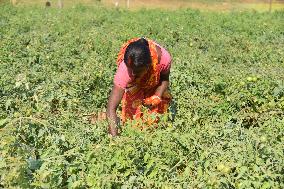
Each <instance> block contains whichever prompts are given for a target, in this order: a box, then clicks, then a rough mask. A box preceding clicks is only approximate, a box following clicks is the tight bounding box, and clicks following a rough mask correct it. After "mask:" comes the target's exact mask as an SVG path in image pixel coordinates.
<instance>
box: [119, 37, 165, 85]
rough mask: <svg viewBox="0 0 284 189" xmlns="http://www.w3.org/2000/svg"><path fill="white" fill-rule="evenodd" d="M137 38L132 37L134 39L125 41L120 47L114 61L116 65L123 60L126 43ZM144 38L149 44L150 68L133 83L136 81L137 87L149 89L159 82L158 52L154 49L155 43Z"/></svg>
mask: <svg viewBox="0 0 284 189" xmlns="http://www.w3.org/2000/svg"><path fill="white" fill-rule="evenodd" d="M139 39H141V38H134V39H131V40H129V41H127V42H126V43H125V44H123V46H122V48H121V49H120V51H119V54H118V57H117V61H116V64H117V66H119V65H120V63H121V62H122V61H123V60H124V54H125V51H126V49H127V47H128V45H129V44H130V43H132V42H135V41H138V40H139ZM144 39H146V38H144ZM146 40H147V41H148V44H149V50H150V54H151V59H152V64H151V67H150V69H149V70H148V71H147V72H146V73H145V74H143V75H142V76H141V77H139V78H137V79H135V83H137V84H138V85H139V87H141V88H143V89H150V88H153V87H155V86H156V85H158V84H159V81H160V69H159V66H158V62H159V61H158V52H157V50H156V44H155V43H154V41H152V40H149V39H146Z"/></svg>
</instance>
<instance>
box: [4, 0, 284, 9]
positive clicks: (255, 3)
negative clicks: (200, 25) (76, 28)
mask: <svg viewBox="0 0 284 189" xmlns="http://www.w3.org/2000/svg"><path fill="white" fill-rule="evenodd" d="M1 1H6V2H7V1H8V0H0V3H1ZM10 1H11V2H13V3H14V5H15V6H41V7H44V6H45V3H46V1H47V0H40V1H39V0H10ZM61 1H62V2H63V7H67V8H70V7H74V6H77V5H84V6H97V5H98V4H101V5H104V6H107V7H112V8H113V7H116V6H117V7H119V8H128V9H130V10H139V9H141V8H145V9H157V8H158V9H164V10H179V9H187V8H191V9H198V10H201V11H219V12H220V11H221V12H228V11H244V10H256V11H261V12H265V11H269V0H129V1H128V0H61ZM49 2H50V3H51V7H58V2H59V0H49ZM127 2H129V4H128V3H127ZM281 9H284V0H273V1H272V6H271V11H275V10H281Z"/></svg>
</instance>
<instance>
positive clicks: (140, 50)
mask: <svg viewBox="0 0 284 189" xmlns="http://www.w3.org/2000/svg"><path fill="white" fill-rule="evenodd" d="M151 61H152V59H151V53H150V49H149V44H148V41H147V40H146V39H144V38H141V39H139V40H137V41H135V42H132V43H130V44H129V45H128V47H127V48H126V51H125V54H124V62H125V64H126V65H127V66H129V67H133V66H135V67H142V66H146V65H149V64H151Z"/></svg>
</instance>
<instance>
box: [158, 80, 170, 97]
mask: <svg viewBox="0 0 284 189" xmlns="http://www.w3.org/2000/svg"><path fill="white" fill-rule="evenodd" d="M168 87H169V81H162V82H161V84H160V86H159V87H158V88H157V89H156V92H155V94H156V95H158V96H159V97H162V95H163V93H164V92H165V91H166V90H167V89H168Z"/></svg>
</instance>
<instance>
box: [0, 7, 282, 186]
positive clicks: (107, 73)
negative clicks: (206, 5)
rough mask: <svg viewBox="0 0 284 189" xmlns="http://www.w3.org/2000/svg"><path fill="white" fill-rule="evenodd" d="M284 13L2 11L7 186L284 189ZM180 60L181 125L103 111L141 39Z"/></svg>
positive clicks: (0, 118)
mask: <svg viewBox="0 0 284 189" xmlns="http://www.w3.org/2000/svg"><path fill="white" fill-rule="evenodd" d="M283 18H284V12H283V11H282V12H281V11H278V12H274V13H271V14H268V13H257V12H243V13H238V12H232V13H227V14H219V13H201V12H199V11H193V10H182V11H173V12H165V11H160V10H155V11H154V10H152V11H149V10H148V11H147V10H141V11H137V12H129V11H125V10H112V9H104V8H94V7H93V8H88V7H83V6H77V7H75V8H70V9H64V10H57V9H40V8H15V7H10V6H8V5H5V6H2V7H0V75H1V79H0V129H1V131H0V187H3V188H31V187H32V188H66V187H68V188H246V189H248V188H262V189H265V188H284V184H283V183H284V178H283V175H284V167H283V165H284V162H283V161H284V155H283V142H284V134H283V129H284V119H283V115H284V113H283V111H284V82H283V81H284V78H283V73H284V58H283V57H284V49H283V44H284V33H283V28H284V22H283ZM137 36H147V37H149V38H152V39H154V40H156V41H158V42H159V43H160V44H161V45H163V46H164V47H166V48H167V49H168V50H169V52H170V53H171V55H172V57H173V66H172V70H171V78H170V80H171V92H172V94H173V96H174V101H175V104H176V110H177V111H176V115H175V119H174V120H169V118H171V115H170V116H169V115H164V116H162V117H161V121H160V123H159V126H158V128H157V129H147V130H144V131H139V130H138V129H135V128H132V127H131V124H132V123H128V124H126V125H124V126H123V127H122V130H123V132H122V134H121V136H120V137H118V138H114V139H113V138H109V136H108V135H107V129H106V128H107V123H105V122H104V121H102V122H99V123H97V124H95V125H92V124H90V123H89V122H88V121H87V120H86V119H85V115H86V114H89V113H91V112H94V111H103V110H104V109H105V106H106V102H107V98H108V95H109V92H110V89H111V87H112V80H113V75H114V73H115V70H116V66H115V58H116V55H117V52H118V50H119V48H120V46H121V45H122V44H123V42H125V41H127V40H128V39H129V38H132V37H137Z"/></svg>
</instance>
